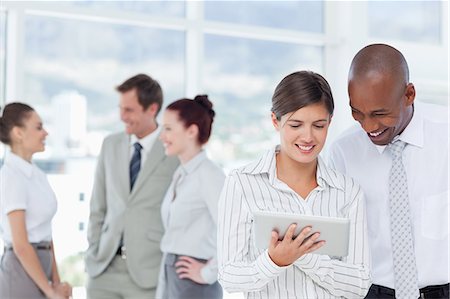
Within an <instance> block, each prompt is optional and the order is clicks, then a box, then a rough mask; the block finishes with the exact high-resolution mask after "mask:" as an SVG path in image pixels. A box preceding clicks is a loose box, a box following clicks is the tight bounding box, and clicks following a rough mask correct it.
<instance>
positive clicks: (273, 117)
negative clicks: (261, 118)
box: [271, 112, 280, 131]
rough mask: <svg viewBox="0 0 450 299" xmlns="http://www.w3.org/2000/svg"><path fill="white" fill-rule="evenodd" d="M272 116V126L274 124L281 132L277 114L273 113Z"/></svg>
mask: <svg viewBox="0 0 450 299" xmlns="http://www.w3.org/2000/svg"><path fill="white" fill-rule="evenodd" d="M271 116H272V124H273V126H274V128H275V130H277V131H279V130H280V122H279V120H278V119H277V117H276V115H275V113H273V112H272V115H271Z"/></svg>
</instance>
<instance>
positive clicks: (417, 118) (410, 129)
mask: <svg viewBox="0 0 450 299" xmlns="http://www.w3.org/2000/svg"><path fill="white" fill-rule="evenodd" d="M397 140H401V141H404V142H405V143H406V144H410V145H414V146H417V147H423V144H424V118H423V114H422V113H421V111H420V109H417V107H414V114H413V117H412V118H411V121H410V122H409V124H408V126H406V128H405V130H403V132H402V133H401V134H400V135H397V136H395V137H394V139H393V140H392V142H395V141H397ZM392 142H391V143H392ZM375 146H376V148H377V150H378V152H379V153H380V154H382V153H383V152H384V151H385V149H386V147H387V145H375Z"/></svg>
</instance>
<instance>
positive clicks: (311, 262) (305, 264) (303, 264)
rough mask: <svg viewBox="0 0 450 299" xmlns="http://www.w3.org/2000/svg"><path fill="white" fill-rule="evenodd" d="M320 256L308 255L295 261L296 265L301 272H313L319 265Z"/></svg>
mask: <svg viewBox="0 0 450 299" xmlns="http://www.w3.org/2000/svg"><path fill="white" fill-rule="evenodd" d="M319 259H320V254H312V253H308V254H305V255H303V256H302V257H300V258H299V259H298V260H296V261H295V263H294V264H295V265H296V266H297V267H299V268H300V269H301V270H312V269H315V268H317V265H318V264H319Z"/></svg>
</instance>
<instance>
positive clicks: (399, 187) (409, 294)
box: [389, 140, 420, 299]
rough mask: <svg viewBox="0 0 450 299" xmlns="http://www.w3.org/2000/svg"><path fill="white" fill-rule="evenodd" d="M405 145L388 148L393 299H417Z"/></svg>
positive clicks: (394, 144) (391, 145)
mask: <svg viewBox="0 0 450 299" xmlns="http://www.w3.org/2000/svg"><path fill="white" fill-rule="evenodd" d="M405 146H406V143H405V142H403V141H401V140H397V141H396V142H394V143H392V144H390V145H389V148H390V151H391V155H392V168H391V172H390V175H389V206H390V214H391V242H392V257H393V262H394V277H395V298H397V299H415V298H419V296H420V293H419V289H418V280H417V268H416V258H415V255H414V245H413V239H412V232H411V220H410V210H409V199H408V185H407V180H406V171H405V168H404V167H403V163H402V152H403V149H404V148H405Z"/></svg>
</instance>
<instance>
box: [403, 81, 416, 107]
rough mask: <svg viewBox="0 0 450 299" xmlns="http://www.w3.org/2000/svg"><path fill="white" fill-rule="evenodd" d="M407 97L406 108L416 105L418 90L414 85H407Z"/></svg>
mask: <svg viewBox="0 0 450 299" xmlns="http://www.w3.org/2000/svg"><path fill="white" fill-rule="evenodd" d="M405 97H406V102H405V105H406V106H411V105H412V104H414V99H415V98H416V88H415V87H414V84H412V83H408V85H406V90H405Z"/></svg>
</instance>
